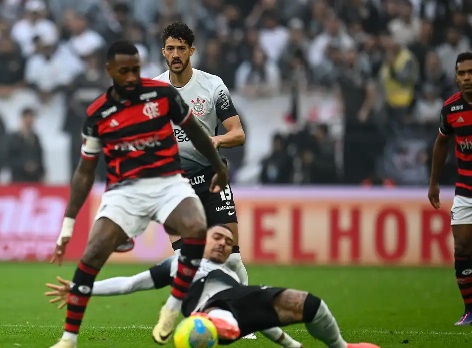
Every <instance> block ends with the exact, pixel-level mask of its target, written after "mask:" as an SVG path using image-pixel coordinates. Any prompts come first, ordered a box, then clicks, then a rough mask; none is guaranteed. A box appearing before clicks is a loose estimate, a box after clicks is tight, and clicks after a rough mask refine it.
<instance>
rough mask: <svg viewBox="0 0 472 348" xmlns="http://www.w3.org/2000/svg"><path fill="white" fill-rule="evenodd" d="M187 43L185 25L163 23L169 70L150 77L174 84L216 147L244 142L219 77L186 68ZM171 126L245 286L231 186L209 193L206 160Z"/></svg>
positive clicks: (185, 166)
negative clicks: (228, 240)
mask: <svg viewBox="0 0 472 348" xmlns="http://www.w3.org/2000/svg"><path fill="white" fill-rule="evenodd" d="M193 41H194V34H193V32H192V30H191V29H190V28H189V27H188V26H187V25H186V24H185V23H182V22H174V23H172V24H170V25H169V26H167V27H166V28H165V29H164V30H163V33H162V43H163V46H164V47H163V48H162V54H163V56H164V57H165V59H166V62H167V65H168V67H169V70H167V71H166V72H164V73H163V74H161V75H159V76H157V77H155V78H154V80H160V81H164V82H166V83H169V84H171V85H173V86H174V87H175V88H177V90H178V91H179V93H180V95H181V96H182V98H183V100H184V101H185V102H187V103H188V104H189V105H190V107H191V108H192V113H193V115H194V116H196V117H195V118H196V119H197V120H198V121H200V125H201V126H202V129H203V130H204V131H205V133H207V134H208V136H209V137H210V138H211V139H212V142H213V144H214V146H215V147H216V148H219V147H224V148H231V147H235V146H240V145H242V144H243V143H244V140H245V134H244V130H243V128H242V125H241V121H240V118H239V115H238V113H237V111H236V109H235V107H234V105H233V102H232V100H231V97H230V95H229V92H228V88H227V87H226V86H225V84H224V82H223V80H222V79H221V78H220V77H218V76H215V75H212V74H208V73H206V72H204V71H201V70H198V69H194V68H192V63H191V61H190V58H191V56H192V55H193V53H194V52H195V48H194V47H193ZM219 122H221V123H222V124H223V127H224V128H225V129H226V131H227V132H226V133H225V134H222V135H217V134H216V131H217V127H218V123H219ZM173 127H174V135H175V137H176V139H177V141H178V146H179V155H180V159H181V165H182V169H183V170H184V172H185V173H184V176H185V177H187V178H188V179H189V180H190V183H191V185H192V187H193V188H194V190H195V192H196V194H197V195H198V197H199V198H200V200H201V201H202V204H203V207H204V208H205V213H206V217H207V222H208V226H213V225H217V224H225V225H226V226H227V227H228V228H230V229H231V231H232V232H233V234H234V236H235V241H236V243H235V246H234V248H233V253H232V254H231V256H230V259H229V262H228V264H229V265H230V267H231V268H232V269H233V270H234V271H235V272H236V273H238V276H239V277H240V278H241V280H242V282H243V284H247V281H248V279H247V272H246V269H245V267H244V265H243V263H242V260H241V254H240V253H239V246H238V219H237V214H236V210H235V204H234V200H233V194H232V191H231V186H230V185H229V184H228V186H226V188H225V189H224V190H222V192H221V193H212V192H210V190H209V184H210V180H211V177H212V176H213V175H214V171H213V169H212V167H211V164H210V162H209V161H208V160H207V159H206V158H205V156H203V155H202V154H201V153H200V152H199V151H198V150H197V149H195V147H194V146H193V145H192V143H191V141H190V139H189V138H188V137H187V135H186V134H185V132H184V131H183V130H182V128H181V127H179V126H177V125H173ZM166 230H167V231H168V232H169V233H171V234H172V235H173V236H171V237H170V238H171V241H172V242H173V243H172V247H173V248H174V250H179V249H180V247H181V240H180V237H178V233H173V232H172V231H171V230H170V229H169V228H167V226H166ZM130 242H132V241H130ZM130 247H132V246H131V244H129V245H128V246H126V245H123V246H122V248H121V250H126V249H128V248H130Z"/></svg>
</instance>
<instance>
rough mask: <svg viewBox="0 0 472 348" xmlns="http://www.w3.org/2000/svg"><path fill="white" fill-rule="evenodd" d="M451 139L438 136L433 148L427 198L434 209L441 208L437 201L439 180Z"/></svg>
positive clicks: (441, 135)
mask: <svg viewBox="0 0 472 348" xmlns="http://www.w3.org/2000/svg"><path fill="white" fill-rule="evenodd" d="M450 139H451V137H450V136H446V135H443V134H441V133H440V134H439V135H438V137H437V138H436V142H435V143H434V148H433V163H432V165H431V177H430V181H429V190H428V198H429V202H430V203H431V205H432V206H433V207H434V208H435V209H439V208H440V207H441V202H440V200H439V178H440V176H441V173H442V170H443V168H444V163H445V162H446V158H447V154H448V151H449V141H450Z"/></svg>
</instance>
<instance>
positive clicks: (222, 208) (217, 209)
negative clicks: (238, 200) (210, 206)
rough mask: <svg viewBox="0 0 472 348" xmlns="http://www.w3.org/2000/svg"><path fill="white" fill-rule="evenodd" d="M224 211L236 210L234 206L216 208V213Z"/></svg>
mask: <svg viewBox="0 0 472 348" xmlns="http://www.w3.org/2000/svg"><path fill="white" fill-rule="evenodd" d="M223 210H234V205H222V206H221V207H216V211H223Z"/></svg>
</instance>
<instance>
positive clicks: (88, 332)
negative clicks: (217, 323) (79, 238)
mask: <svg viewBox="0 0 472 348" xmlns="http://www.w3.org/2000/svg"><path fill="white" fill-rule="evenodd" d="M74 268H75V265H72V264H67V265H64V266H62V267H60V268H58V267H57V266H55V265H49V264H28V263H0V275H1V286H0V299H1V304H0V347H1V348H6V347H49V346H50V345H51V344H53V343H54V342H55V341H56V340H57V339H58V338H59V337H60V335H61V333H62V326H63V322H64V315H65V312H64V310H57V309H56V307H55V306H54V305H51V304H49V303H48V299H47V298H46V297H45V296H43V293H44V292H45V291H46V290H47V289H46V287H45V285H44V284H45V283H46V282H52V281H54V280H55V276H56V275H60V276H62V277H65V278H66V279H70V278H71V276H72V272H73V270H74ZM146 268H147V265H118V264H111V265H107V266H106V267H105V268H104V269H103V270H102V272H101V273H100V275H99V279H103V278H106V277H111V276H123V275H132V274H134V273H137V272H140V271H143V270H144V269H146ZM248 271H249V279H250V282H251V284H268V285H274V286H285V287H291V288H298V289H304V290H308V291H311V292H312V293H313V294H315V295H318V296H320V297H322V298H323V299H324V300H325V301H326V302H327V303H328V305H329V307H330V308H331V311H332V312H333V313H334V315H335V316H336V318H337V320H338V323H339V325H340V327H341V329H342V332H343V335H344V336H345V338H346V339H347V340H348V341H351V342H356V341H368V342H374V343H377V344H378V345H380V346H381V347H385V348H393V347H405V348H410V347H411V348H413V347H425V348H434V347H438V348H439V347H441V348H462V347H464V348H465V347H472V327H454V326H453V323H454V321H455V320H457V319H458V318H459V316H460V314H462V313H461V312H462V304H461V300H460V297H459V292H458V290H457V288H456V285H455V279H454V272H453V270H452V268H451V269H447V268H389V267H385V268H380V267H379V268H372V267H316V266H310V267H308V266H303V267H301V266H299V267H297V266H292V267H282V266H250V267H248ZM168 294H169V290H168V289H163V290H159V291H156V290H153V291H146V292H141V293H136V294H132V295H126V296H116V297H108V298H105V297H96V298H93V299H92V300H91V302H90V305H89V307H88V309H87V312H86V315H85V320H84V324H83V327H82V331H81V335H80V338H79V347H114V348H120V347H134V348H141V347H157V345H155V344H154V342H153V341H152V340H151V329H152V327H153V326H154V324H155V322H156V319H157V314H158V312H159V308H160V306H161V305H162V303H163V301H164V300H165V299H166V297H167V295H168ZM286 330H287V331H288V332H289V333H290V334H291V335H292V336H293V337H294V338H295V339H297V340H299V341H301V342H303V343H304V347H305V348H312V347H313V348H316V347H323V345H322V344H321V343H320V342H317V341H315V340H314V339H313V338H312V337H311V336H309V335H308V334H307V333H306V331H305V329H304V326H302V325H297V326H290V327H288V328H286ZM258 337H259V338H258V339H257V340H254V341H247V340H242V341H240V342H237V343H235V344H233V345H232V347H235V348H243V347H247V348H251V347H276V345H275V344H273V343H271V342H269V341H268V340H267V339H265V338H264V337H262V336H261V335H260V334H258ZM167 346H168V347H173V345H172V344H168V345H167Z"/></svg>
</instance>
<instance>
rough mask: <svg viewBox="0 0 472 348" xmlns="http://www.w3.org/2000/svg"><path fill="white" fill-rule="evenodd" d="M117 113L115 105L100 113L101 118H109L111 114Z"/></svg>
mask: <svg viewBox="0 0 472 348" xmlns="http://www.w3.org/2000/svg"><path fill="white" fill-rule="evenodd" d="M117 111H118V108H117V107H116V106H115V105H113V106H112V107H111V108H108V109H106V110H105V111H103V112H102V113H101V115H102V118H105V117H108V116H110V115H111V114H113V113H114V112H117Z"/></svg>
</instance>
